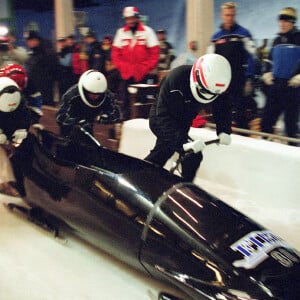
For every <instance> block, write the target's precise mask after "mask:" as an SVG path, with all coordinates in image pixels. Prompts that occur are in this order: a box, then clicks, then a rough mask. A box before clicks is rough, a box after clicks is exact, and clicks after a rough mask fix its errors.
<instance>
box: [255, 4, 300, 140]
mask: <svg viewBox="0 0 300 300" xmlns="http://www.w3.org/2000/svg"><path fill="white" fill-rule="evenodd" d="M296 21H297V12H296V10H295V9H294V8H292V7H286V8H283V9H282V10H281V11H280V13H279V16H278V23H279V28H280V32H279V33H278V36H277V37H276V38H275V39H274V41H273V45H272V48H271V50H270V54H269V60H270V61H271V64H270V69H267V70H266V72H265V73H264V74H263V80H264V83H265V84H266V86H267V87H268V93H267V101H266V105H265V108H264V112H263V117H262V123H261V129H262V131H263V132H267V133H273V126H274V125H275V124H276V122H277V120H278V118H279V116H280V115H281V114H282V113H284V124H285V131H286V134H287V136H289V137H296V136H297V133H298V124H297V123H298V116H299V104H300V31H299V30H298V29H297V28H296V26H295V23H296ZM290 144H291V145H294V143H293V142H291V143H290Z"/></svg>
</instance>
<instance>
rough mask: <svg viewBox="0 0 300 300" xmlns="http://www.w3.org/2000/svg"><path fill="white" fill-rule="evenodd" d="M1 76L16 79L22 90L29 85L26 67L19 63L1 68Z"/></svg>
mask: <svg viewBox="0 0 300 300" xmlns="http://www.w3.org/2000/svg"><path fill="white" fill-rule="evenodd" d="M0 76H1V77H9V78H10V79H12V80H14V81H15V82H16V83H17V85H18V86H19V88H20V90H21V91H23V90H24V89H25V87H26V85H27V74H26V71H25V69H24V68H23V67H22V66H20V65H18V64H8V65H6V66H5V67H3V68H2V69H0Z"/></svg>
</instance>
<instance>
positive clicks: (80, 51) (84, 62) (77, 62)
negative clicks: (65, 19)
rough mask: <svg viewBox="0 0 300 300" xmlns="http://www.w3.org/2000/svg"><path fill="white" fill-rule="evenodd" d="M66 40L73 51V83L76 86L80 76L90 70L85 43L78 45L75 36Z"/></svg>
mask: <svg viewBox="0 0 300 300" xmlns="http://www.w3.org/2000/svg"><path fill="white" fill-rule="evenodd" d="M66 40H67V41H66V42H67V45H68V46H69V47H70V48H71V51H72V70H73V77H74V78H73V83H74V84H75V83H77V82H78V80H79V78H80V76H81V75H82V74H83V73H84V72H85V71H87V70H88V56H87V53H86V52H85V44H84V42H83V41H81V42H78V43H77V42H76V41H75V37H74V35H73V34H70V35H68V36H67V38H66Z"/></svg>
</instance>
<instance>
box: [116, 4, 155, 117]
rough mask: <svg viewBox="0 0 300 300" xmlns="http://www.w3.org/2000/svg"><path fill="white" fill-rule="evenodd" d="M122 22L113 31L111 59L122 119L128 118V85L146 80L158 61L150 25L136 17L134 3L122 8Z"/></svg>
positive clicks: (153, 34) (136, 10)
mask: <svg viewBox="0 0 300 300" xmlns="http://www.w3.org/2000/svg"><path fill="white" fill-rule="evenodd" d="M123 19H124V21H125V25H124V26H123V27H122V28H119V29H118V30H117V32H116V34H115V38H114V42H113V46H112V52H111V58H112V62H113V64H114V65H115V66H116V68H117V69H118V70H119V72H120V75H121V78H122V80H121V83H120V85H121V86H120V95H119V96H120V101H121V102H122V112H123V120H127V119H128V118H129V117H130V106H129V95H128V90H127V88H128V85H130V84H132V83H146V82H147V79H148V78H149V77H151V74H150V72H151V71H152V70H153V69H155V67H156V66H157V64H158V61H159V52H160V49H159V42H158V40H157V37H156V34H155V32H154V30H153V29H152V28H150V27H149V26H146V25H144V24H143V23H142V22H141V20H140V13H139V11H138V9H137V8H136V7H134V6H128V7H125V8H124V9H123Z"/></svg>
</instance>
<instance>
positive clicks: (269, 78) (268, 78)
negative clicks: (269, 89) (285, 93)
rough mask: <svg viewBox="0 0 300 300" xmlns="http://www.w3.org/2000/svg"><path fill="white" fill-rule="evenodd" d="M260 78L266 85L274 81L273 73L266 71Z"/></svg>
mask: <svg viewBox="0 0 300 300" xmlns="http://www.w3.org/2000/svg"><path fill="white" fill-rule="evenodd" d="M262 79H263V81H264V83H265V84H266V85H272V84H273V81H274V77H273V73H272V72H267V73H264V74H263V75H262Z"/></svg>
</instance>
